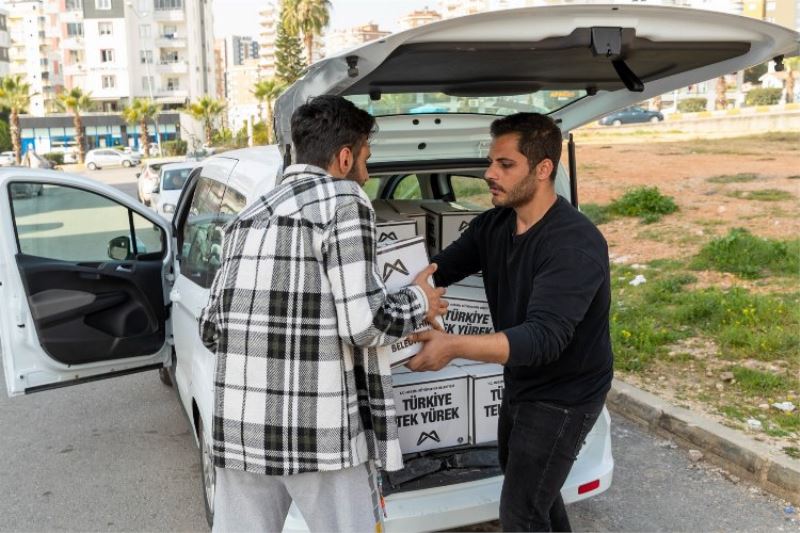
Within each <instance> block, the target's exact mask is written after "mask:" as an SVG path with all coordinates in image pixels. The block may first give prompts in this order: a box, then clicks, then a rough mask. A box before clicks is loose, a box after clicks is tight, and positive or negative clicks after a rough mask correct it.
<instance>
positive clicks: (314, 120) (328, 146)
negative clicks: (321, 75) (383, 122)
mask: <svg viewBox="0 0 800 533" xmlns="http://www.w3.org/2000/svg"><path fill="white" fill-rule="evenodd" d="M374 129H375V118H374V117H373V116H372V115H370V114H369V113H367V112H366V111H363V110H361V109H359V108H357V107H356V106H355V105H354V104H353V103H352V102H350V101H349V100H345V99H344V98H342V97H341V96H330V95H324V96H317V97H314V98H311V99H309V100H308V102H306V103H305V104H303V105H301V106H300V107H298V108H297V109H296V110H295V112H294V114H292V143H293V144H294V150H295V155H296V158H297V160H296V162H297V163H301V164H306V165H316V166H318V167H320V168H327V167H328V165H330V164H331V161H333V158H334V157H335V156H336V154H337V153H338V152H339V150H341V149H342V148H344V147H346V146H349V147H350V149H351V150H353V152H355V153H358V151H359V150H360V149H361V146H362V145H363V144H364V143H365V142H367V141H368V140H369V136H370V135H371V134H372V132H373V131H374Z"/></svg>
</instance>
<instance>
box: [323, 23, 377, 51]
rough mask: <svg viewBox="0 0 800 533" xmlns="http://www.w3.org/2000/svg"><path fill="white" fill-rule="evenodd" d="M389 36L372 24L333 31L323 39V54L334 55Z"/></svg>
mask: <svg viewBox="0 0 800 533" xmlns="http://www.w3.org/2000/svg"><path fill="white" fill-rule="evenodd" d="M389 34H390V32H388V31H384V30H381V29H380V27H379V26H378V25H377V24H375V23H374V22H370V23H368V24H362V25H361V26H355V27H353V28H346V29H342V30H335V31H332V32H331V33H329V34H328V35H327V36H326V38H325V52H326V53H327V54H328V55H335V54H338V53H339V52H343V51H344V50H347V49H350V48H354V47H356V46H359V45H361V44H364V43H368V42H370V41H374V40H376V39H381V38H383V37H386V36H387V35H389Z"/></svg>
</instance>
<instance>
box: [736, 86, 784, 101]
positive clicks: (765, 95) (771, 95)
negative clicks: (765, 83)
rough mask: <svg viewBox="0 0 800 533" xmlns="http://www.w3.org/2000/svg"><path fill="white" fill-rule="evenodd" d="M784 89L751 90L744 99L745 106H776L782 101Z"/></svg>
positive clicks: (761, 88) (763, 88)
mask: <svg viewBox="0 0 800 533" xmlns="http://www.w3.org/2000/svg"><path fill="white" fill-rule="evenodd" d="M781 91H782V89H769V88H765V87H759V88H756V89H750V92H749V93H747V96H746V97H745V99H744V104H745V105H775V104H777V103H778V102H780V100H781Z"/></svg>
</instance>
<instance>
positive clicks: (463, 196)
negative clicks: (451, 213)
mask: <svg viewBox="0 0 800 533" xmlns="http://www.w3.org/2000/svg"><path fill="white" fill-rule="evenodd" d="M450 190H451V191H453V195H454V196H455V201H456V202H465V203H468V204H473V205H478V206H481V207H486V208H490V207H492V195H491V194H489V188H488V187H487V186H486V182H485V181H484V179H483V178H479V177H476V176H456V175H452V176H450Z"/></svg>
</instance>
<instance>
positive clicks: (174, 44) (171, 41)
mask: <svg viewBox="0 0 800 533" xmlns="http://www.w3.org/2000/svg"><path fill="white" fill-rule="evenodd" d="M156 46H158V47H160V48H186V39H185V38H184V37H181V36H177V35H172V34H167V35H159V36H158V37H156Z"/></svg>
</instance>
